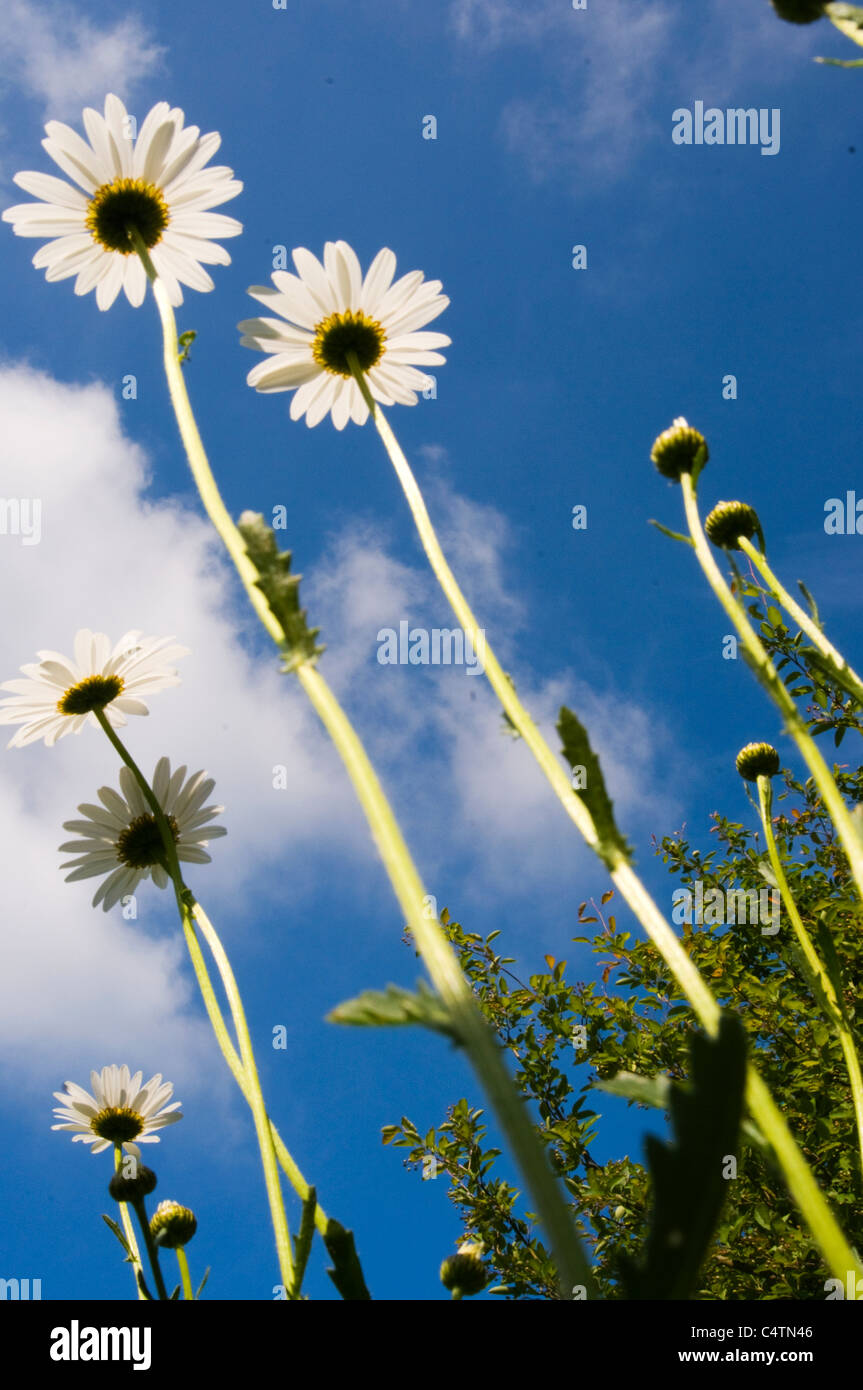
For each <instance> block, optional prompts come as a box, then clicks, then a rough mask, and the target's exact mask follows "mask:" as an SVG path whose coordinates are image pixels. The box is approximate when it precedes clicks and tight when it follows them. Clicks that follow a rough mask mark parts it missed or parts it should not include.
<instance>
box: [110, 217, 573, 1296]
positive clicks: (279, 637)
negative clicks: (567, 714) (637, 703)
mask: <svg viewBox="0 0 863 1390" xmlns="http://www.w3.org/2000/svg"><path fill="white" fill-rule="evenodd" d="M133 240H134V241H135V247H136V250H137V252H138V255H139V256H140V258H141V261H142V262H143V264H144V267H145V269H146V271H147V275H148V276H149V279H150V282H151V284H152V287H153V294H154V296H155V299H156V304H157V306H158V309H159V314H160V317H161V320H162V330H163V336H164V362H165V372H166V375H167V378H168V388H169V391H170V395H171V401H172V404H173V407H174V412H175V414H176V417H177V423H178V426H179V429H180V434H181V437H182V440H183V444H184V446H185V449H186V454H187V457H188V460H189V465H190V468H191V470H192V475H193V477H194V479H195V482H196V484H197V487H198V491H199V493H200V495H201V500H202V502H203V504H204V507H205V509H206V511H207V515H208V516H209V517H210V520H211V521H212V523H213V525H214V526H215V528H216V530H217V532H218V534H219V535H220V537H221V538H222V540H223V542H224V544H225V547H226V549H227V550H228V553H229V555H230V556H231V559H232V560H233V562H234V565H235V566H236V569H237V572H238V574H239V576H240V578H241V580H242V582H243V585H244V587H245V589H246V592H247V594H248V596H249V599H250V601H251V602H252V605H253V607H254V609H255V611H256V613H257V615H258V617H259V618H260V620H261V622H262V623H263V625H264V627H265V628H266V630H267V632H269V634H270V636H271V637H272V638H273V641H274V642H275V643H276V645H277V647H278V648H279V650H280V651H282V652H283V653H285V654H287V653H286V641H285V636H284V633H283V632H282V630H281V627H280V626H279V623H278V621H277V619H276V618H275V616H274V614H273V613H272V611H271V610H270V608H269V605H268V604H267V602H266V600H265V598H264V597H263V594H262V593H261V591H260V590H259V589H258V588H257V587H256V581H257V579H258V578H259V575H258V573H257V570H256V569H255V567H254V565H253V564H252V562H251V561H250V559H249V557H248V555H247V553H246V549H245V543H244V541H243V539H242V536H241V535H240V533H239V531H238V530H237V527H236V526H235V525H234V523H233V521H232V520H231V517H230V515H229V514H228V511H227V509H226V508H225V505H224V503H223V501H222V498H221V496H220V494H219V490H218V487H217V485H216V481H215V479H214V477H213V474H212V471H211V469H210V465H209V462H208V460H207V456H206V453H205V450H204V446H203V443H202V441H201V437H200V434H199V432H198V428H197V425H196V423H195V419H194V415H193V413H192V408H191V403H190V401H189V397H188V393H187V391H186V384H185V380H184V378H183V373H182V369H181V367H180V363H179V354H178V342H177V326H176V320H175V318H174V311H173V309H172V307H171V304H170V302H169V300H168V296H167V293H166V291H165V288H164V286H163V285H162V283H161V281H160V280H159V278H158V275H157V274H156V270H155V267H154V266H153V263H152V261H151V259H150V257H149V255H148V253H147V249H146V247H145V246H144V244H143V242H142V241H141V239H140V237H137V238H136V237H134V235H133ZM295 671H296V674H297V675H298V676H299V678H300V682H301V684H302V685H303V687H304V689H305V690H306V693H307V694H309V695H310V698H312V692H313V693H314V696H315V699H316V700H317V703H316V704H315V708H316V710H317V712H318V714H319V715H320V717H321V718H322V720H323V722H324V724H325V727H327V729H328V731H330V732H331V733H332V731H333V729H334V728H338V730H339V743H338V744H337V747H338V750H339V752H340V753H341V755H342V758H343V760H344V761H345V765H346V768H347V770H348V773H349V775H350V776H351V778H352V780H353V782H354V786H355V788H356V790H357V793H358V795H359V796H360V800H361V802H362V804H363V807H364V809H365V810H366V814H367V816H368V817H369V822H370V825H371V828H372V833H373V835H374V838H375V841H376V843H377V845H378V848H379V850H380V852H381V855H382V858H383V860H384V863H385V865H386V867H387V871H388V873H389V874H390V878H391V881H392V883H393V888H394V889H395V892H396V896H397V898H398V900H399V903H400V904H401V906H402V911H403V912H404V914H405V917H406V919H407V921H408V922H409V924H410V926H411V928H412V930H413V932H414V936H415V939H416V942H417V947H418V949H419V951H420V954H421V955H422V957H423V960H424V962H425V964H426V967H427V969H428V970H429V974H430V975H431V977H432V979H433V981H434V983H435V984H436V986H437V988H438V990H439V992H440V993H441V995H442V997H443V998H445V999H446V1000H447V1001H448V1002H449V1003H450V1004H451V1006H452V1009H453V1022H454V1025H455V1027H456V1028H457V1029H458V1030H459V1033H460V1036H461V1037H462V1039H463V1042H464V1046H465V1048H466V1050H467V1051H468V1053H469V1055H470V1057H471V1060H472V1061H473V1063H474V1066H475V1068H476V1071H477V1074H478V1075H479V1077H480V1080H481V1081H482V1083H483V1085H484V1086H485V1087H486V1090H487V1093H488V1096H489V1099H490V1101H491V1103H492V1105H493V1106H494V1108H495V1111H496V1113H497V1115H498V1119H499V1120H500V1123H501V1126H502V1128H503V1130H504V1132H505V1134H506V1136H507V1139H508V1141H509V1143H510V1145H511V1147H512V1148H513V1151H514V1153H515V1157H516V1160H517V1162H518V1164H519V1167H520V1168H521V1170H522V1173H523V1174H524V1177H525V1179H526V1181H527V1183H528V1187H529V1188H530V1190H531V1194H532V1196H533V1199H534V1202H535V1204H536V1209H537V1212H538V1214H539V1216H540V1219H541V1220H542V1222H543V1224H544V1225H545V1228H546V1231H547V1233H548V1236H549V1239H550V1240H551V1244H552V1248H553V1250H554V1254H555V1258H556V1260H557V1265H558V1273H559V1276H560V1279H561V1284H562V1287H563V1289H564V1290H568V1289H571V1288H574V1287H575V1286H577V1285H582V1286H584V1288H585V1290H586V1291H587V1293H588V1296H593V1295H595V1293H596V1284H595V1281H594V1279H593V1275H592V1272H591V1268H590V1265H589V1263H588V1261H587V1258H586V1256H585V1254H584V1252H583V1250H582V1248H581V1245H580V1243H579V1241H578V1239H577V1237H576V1235H575V1232H574V1230H573V1225H572V1221H571V1219H570V1216H569V1212H568V1210H567V1208H566V1204H565V1202H564V1201H563V1198H562V1196H561V1193H560V1189H559V1187H558V1184H557V1182H556V1180H555V1178H554V1177H553V1175H552V1173H551V1170H550V1168H549V1166H548V1161H547V1159H546V1156H545V1153H544V1152H543V1150H542V1148H541V1146H540V1144H539V1143H538V1141H537V1139H536V1136H535V1135H534V1133H533V1129H532V1126H531V1123H530V1119H529V1116H528V1114H527V1110H526V1107H525V1106H524V1103H523V1102H522V1100H521V1098H520V1096H519V1094H518V1091H517V1090H516V1087H515V1084H514V1082H513V1081H512V1078H511V1077H510V1075H509V1073H508V1072H507V1071H506V1068H505V1066H504V1064H503V1061H502V1058H501V1054H500V1049H499V1048H498V1047H497V1045H496V1043H495V1042H494V1040H493V1038H492V1035H491V1032H490V1030H489V1028H488V1026H487V1025H486V1023H485V1021H484V1019H483V1018H482V1015H481V1014H480V1012H479V1009H478V1008H477V1006H476V1004H475V1002H474V1000H473V996H472V994H471V991H470V988H469V986H468V985H467V983H466V982H465V980H464V977H463V975H462V973H461V970H460V967H459V965H458V960H457V957H456V955H455V952H454V951H453V950H452V948H451V947H450V945H449V942H448V941H447V939H446V937H445V935H444V933H443V931H442V929H441V928H440V926H439V925H438V924H437V923H435V924H434V926H432V924H431V923H430V922H429V921H428V920H427V919H426V918H425V917H424V915H423V906H424V903H423V899H424V897H425V896H426V895H425V893H424V890H423V887H422V884H421V881H420V879H419V876H418V874H417V873H416V870H415V869H414V867H413V863H412V861H411V859H410V856H409V854H408V851H407V847H406V845H405V844H404V841H403V839H402V836H401V833H400V831H399V829H398V826H397V823H396V820H395V817H394V816H393V813H392V810H391V809H390V807H389V804H388V802H387V800H386V798H385V796H384V794H383V791H382V789H381V787H380V784H379V783H378V781H377V777H376V776H375V774H374V771H373V769H372V767H371V764H370V763H369V761H368V758H367V757H366V755H365V751H364V750H363V749H362V745H361V744H360V743H359V740H358V739H357V737H356V734H355V733H354V731H353V729H352V728H351V726H350V724H349V722H348V720H347V719H346V718H345V716H344V714H343V712H342V710H341V709H340V707H339V706H338V703H337V702H336V700H335V698H334V697H333V695H332V692H330V690H329V688H328V686H327V685H326V682H324V681H323V679H322V678H321V677H320V676H319V675H318V673H317V671H316V670H315V668H314V667H313V666H312V665H311V664H309V663H305V664H302V665H299V666H297V667H295ZM313 703H314V700H313ZM324 710H326V717H324V713H323V711H324ZM199 924H200V922H199ZM286 1286H287V1285H286Z"/></svg>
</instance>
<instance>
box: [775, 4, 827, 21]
mask: <svg viewBox="0 0 863 1390" xmlns="http://www.w3.org/2000/svg"><path fill="white" fill-rule="evenodd" d="M772 3H773V8H774V10H775V11H776V13H777V14H778V15H779V18H780V19H787V20H788V23H789V24H814V22H815V20H816V19H823V18H824V5H823V3H819V0H772Z"/></svg>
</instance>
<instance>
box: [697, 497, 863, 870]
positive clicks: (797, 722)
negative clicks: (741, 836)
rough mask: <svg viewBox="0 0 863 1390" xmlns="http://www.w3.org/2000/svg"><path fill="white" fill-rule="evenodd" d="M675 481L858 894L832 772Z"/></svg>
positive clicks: (854, 854)
mask: <svg viewBox="0 0 863 1390" xmlns="http://www.w3.org/2000/svg"><path fill="white" fill-rule="evenodd" d="M680 481H681V487H682V489H683V502H684V507H685V509H686V520H687V522H688V524H689V531H690V534H691V536H692V540H693V544H694V546H695V553H696V555H697V556H698V561H699V563H700V565H701V568H702V570H703V571H704V574H705V577H706V579H707V582H708V584H709V585H710V587H711V589H712V590H713V592H714V594H715V595H716V597H717V598H718V599H719V602H720V603H721V604H722V607H723V608H724V610H725V612H726V613H727V614H728V617H729V618H730V619H731V621H732V623H733V624H734V626H735V627H736V629H737V632H738V634H739V636H740V640H741V642H742V643H743V646H744V648H745V650H746V653H747V655H748V657H749V659H750V665H751V666H752V669H753V670H754V672H755V674H756V676H757V677H758V680H759V681H760V682H761V684H762V685H763V686H764V688H765V690H766V691H767V693H768V694H769V695H770V696H771V697H772V699H773V700H774V702H775V703H776V704H777V705H778V706H779V709H780V710H781V712H782V714H783V716H784V719H785V728H786V730H787V731H788V733H789V734H790V735H791V737H792V738H793V740H794V742H795V743H796V745H797V748H798V751H799V752H800V755H801V757H802V758H803V761H804V762H805V763H806V766H807V767H808V768H809V771H810V772H811V774H812V777H813V779H814V781H815V784H816V786H817V787H818V790H819V791H820V793H821V797H822V800H823V801H824V805H825V806H826V807H827V810H828V812H829V814H830V818H831V820H832V821H833V824H834V825H835V826H836V831H837V834H838V835H839V839H840V841H841V842H842V848H843V849H844V851H845V855H846V857H847V859H848V863H849V865H850V867H851V874H852V877H853V879H854V883H855V885H856V887H857V892H858V893H859V894H860V897H861V898H863V842H861V840H860V837H859V836H858V834H857V831H856V829H855V827H854V823H853V821H852V820H851V815H850V812H849V810H848V807H847V806H846V805H845V802H844V800H843V799H842V796H841V794H840V792H839V788H838V787H837V786H836V783H835V781H834V779H833V776H832V774H831V772H830V769H829V768H828V766H827V764H826V763H825V761H824V759H823V758H822V756H821V754H820V753H819V751H818V747H817V745H816V743H815V741H814V739H813V738H812V737H811V735H810V733H809V730H808V729H807V727H806V724H805V721H804V720H803V719H801V717H800V714H799V712H798V709H797V706H796V705H795V703H794V701H793V700H792V698H791V696H790V695H789V694H788V691H787V690H786V689H785V686H784V685H783V683H782V681H781V679H780V677H779V673H778V672H777V670H776V668H775V666H774V665H773V662H772V661H771V660H770V657H769V656H768V655H767V652H766V651H765V650H764V648H763V646H762V645H761V642H760V641H759V640H758V637H757V636H756V634H755V633H754V632H753V630H752V627H751V626H750V623H749V620H748V618H747V617H746V615H745V613H744V612H743V611H742V610H741V607H740V604H739V603H737V602H736V600H735V598H734V595H733V594H732V593H731V590H730V589H729V587H728V585H727V584H726V582H725V580H724V578H723V576H722V574H721V573H720V570H719V566H718V565H717V563H716V561H715V560H714V558H713V552H712V551H711V549H710V546H709V545H708V543H707V537H706V536H705V534H704V531H703V530H702V526H701V518H700V517H699V515H698V502H697V500H696V496H695V487H694V484H693V481H692V476H691V474H689V473H684V474H683V476H682V477H681V480H680Z"/></svg>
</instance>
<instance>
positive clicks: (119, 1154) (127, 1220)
mask: <svg viewBox="0 0 863 1390" xmlns="http://www.w3.org/2000/svg"><path fill="white" fill-rule="evenodd" d="M122 1161H123V1149H122V1146H121V1145H120V1144H115V1145H114V1172H115V1173H117V1172H119V1170H120V1164H121V1163H122ZM117 1205H118V1206H119V1208H120V1220H121V1222H122V1223H123V1234H124V1235H125V1237H126V1244H127V1245H128V1247H129V1252H130V1254H131V1256H132V1274H133V1275H134V1276H135V1288H136V1289H137V1291H138V1301H139V1302H145V1301H146V1299H145V1296H144V1294H143V1292H142V1290H141V1286H140V1284H139V1283H138V1276H137V1273H136V1268H137V1269H140V1270H141V1272H142V1273H143V1271H144V1266H143V1265H142V1263H141V1252H140V1250H139V1249H138V1242H137V1240H136V1239H135V1228H134V1227H133V1225H132V1218H131V1216H130V1215H129V1207H128V1203H126V1202H118V1203H117Z"/></svg>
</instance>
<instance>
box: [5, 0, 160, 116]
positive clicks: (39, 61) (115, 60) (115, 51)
mask: <svg viewBox="0 0 863 1390" xmlns="http://www.w3.org/2000/svg"><path fill="white" fill-rule="evenodd" d="M164 53H165V50H164V49H163V48H161V47H159V45H157V44H156V43H155V42H154V41H153V38H152V36H151V34H150V33H149V31H148V29H147V28H146V26H145V25H144V23H143V22H142V20H140V19H139V18H138V17H137V16H136V15H134V14H128V13H127V14H124V15H123V17H122V18H120V19H117V20H114V21H112V22H108V23H106V22H104V21H99V22H96V21H93V20H90V19H88V18H87V17H86V15H84V14H83V13H82V12H81V11H80V10H79V9H77V8H76V7H75V6H74V5H70V4H67V3H62V4H60V3H45V0H38V3H34V0H4V3H3V6H2V8H0V80H2V82H3V84H4V86H12V87H14V88H16V89H17V90H18V91H20V92H23V93H24V94H25V95H27V96H29V97H33V98H35V99H36V100H37V101H41V102H44V105H45V115H46V118H48V117H51V118H54V119H60V120H63V119H67V118H68V117H70V116H78V117H79V116H80V114H81V109H82V107H83V106H85V105H88V104H93V105H95V106H97V107H99V108H100V109H101V106H102V103H103V101H104V98H105V93H106V92H111V91H114V92H117V93H118V94H119V95H120V96H123V97H126V98H128V97H129V96H130V95H131V92H132V89H133V88H134V87H135V86H136V84H137V83H139V82H141V81H142V80H143V79H144V78H146V77H149V76H150V74H151V73H153V72H154V71H157V70H158V68H159V66H160V64H161V61H162V58H163V55H164Z"/></svg>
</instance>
